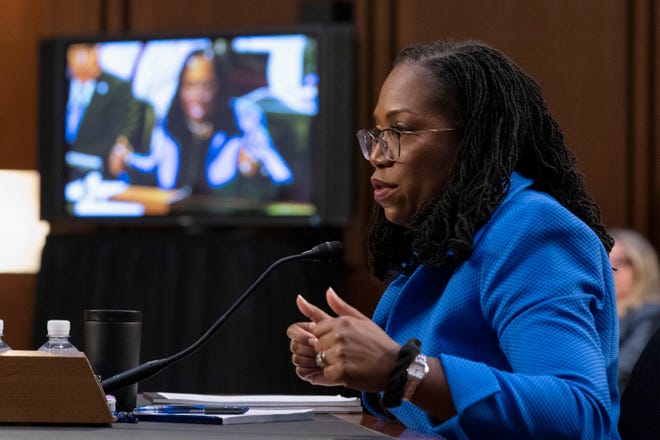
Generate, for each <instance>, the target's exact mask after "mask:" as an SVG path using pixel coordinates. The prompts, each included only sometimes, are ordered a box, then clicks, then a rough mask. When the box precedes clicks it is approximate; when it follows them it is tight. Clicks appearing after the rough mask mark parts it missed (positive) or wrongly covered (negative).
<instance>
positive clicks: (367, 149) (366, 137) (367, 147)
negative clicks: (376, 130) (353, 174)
mask: <svg viewBox="0 0 660 440" xmlns="http://www.w3.org/2000/svg"><path fill="white" fill-rule="evenodd" d="M356 136H357V138H358V143H359V144H360V149H361V150H362V155H363V156H364V157H365V159H367V160H369V156H371V148H372V145H373V140H374V137H373V135H372V134H371V133H370V132H369V130H365V129H362V130H360V131H358V132H357V134H356Z"/></svg>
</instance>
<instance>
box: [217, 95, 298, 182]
mask: <svg viewBox="0 0 660 440" xmlns="http://www.w3.org/2000/svg"><path fill="white" fill-rule="evenodd" d="M233 108H234V115H235V118H236V124H237V125H238V127H239V128H240V129H241V132H242V134H241V135H240V136H234V137H232V138H231V139H229V140H228V141H227V143H226V144H225V145H223V146H222V148H221V151H220V152H219V153H218V155H217V157H216V159H214V161H213V162H212V163H211V165H210V166H209V181H210V182H211V184H212V185H214V186H221V185H225V184H227V183H228V182H230V181H231V180H233V179H235V178H236V177H238V176H240V175H243V176H248V177H252V176H255V175H257V174H261V175H263V176H267V177H268V178H270V180H271V181H272V182H273V183H276V184H278V185H279V184H285V183H290V182H291V180H292V179H293V175H292V173H291V169H289V166H288V165H287V163H286V162H285V161H284V159H283V158H282V156H281V155H280V154H279V152H278V151H277V147H275V144H274V143H273V139H272V138H271V136H270V133H269V131H268V123H267V121H266V115H265V113H264V111H263V109H262V108H261V107H260V106H259V104H257V103H256V102H253V101H251V100H250V99H249V98H237V99H234V101H233Z"/></svg>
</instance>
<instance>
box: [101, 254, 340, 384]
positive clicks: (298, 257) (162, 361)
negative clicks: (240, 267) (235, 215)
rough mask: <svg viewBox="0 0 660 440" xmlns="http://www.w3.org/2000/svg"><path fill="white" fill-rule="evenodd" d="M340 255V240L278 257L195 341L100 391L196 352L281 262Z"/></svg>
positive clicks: (148, 374) (150, 373)
mask: <svg viewBox="0 0 660 440" xmlns="http://www.w3.org/2000/svg"><path fill="white" fill-rule="evenodd" d="M343 254H344V245H343V244H342V243H341V242H340V241H328V242H325V243H322V244H319V245H317V246H314V247H313V248H312V249H310V250H308V251H305V252H302V253H300V254H295V255H289V256H286V257H283V258H280V259H279V260H277V261H276V262H274V263H273V264H271V265H270V266H269V267H268V268H267V269H266V270H265V271H264V272H263V273H262V274H261V275H259V278H257V279H256V280H255V281H254V282H253V283H252V285H250V287H248V288H247V290H246V291H245V292H243V294H242V295H241V296H240V297H239V298H238V299H237V300H236V301H235V302H234V303H233V304H232V305H231V306H230V307H229V309H228V310H227V311H226V312H225V313H224V314H223V315H222V316H220V318H218V320H217V321H216V322H215V323H214V324H213V325H212V326H211V327H210V328H209V329H208V330H207V331H206V333H204V334H203V335H202V336H201V337H200V338H199V339H198V340H197V341H195V343H193V344H192V345H190V346H188V347H187V348H185V349H183V350H181V351H179V352H178V353H175V354H173V355H171V356H169V357H166V358H162V359H154V360H151V361H148V362H145V363H143V364H140V365H138V366H137V367H135V368H131V369H130V370H126V371H123V372H121V373H118V374H115V375H114V376H112V377H109V378H107V379H105V380H102V381H101V387H102V388H103V391H104V392H105V393H106V394H108V393H111V392H112V391H114V390H117V389H119V388H123V387H125V386H128V385H132V384H134V383H136V382H139V381H141V380H144V379H147V378H149V377H151V376H153V375H155V374H156V373H158V372H159V371H161V370H163V369H164V368H165V367H167V366H169V365H171V364H173V363H174V362H176V361H179V360H181V359H183V358H185V357H186V356H188V355H190V354H192V353H193V352H195V351H196V350H197V349H199V348H200V347H201V346H202V345H204V344H205V343H206V342H208V341H209V339H210V338H211V336H213V335H214V334H215V333H216V332H217V331H218V330H219V329H220V327H222V324H224V323H225V321H226V320H227V319H228V318H229V317H230V316H231V314H232V313H234V311H235V310H236V309H237V308H238V307H239V306H240V305H241V304H242V303H243V301H245V300H246V299H247V297H248V296H249V295H250V294H251V293H252V291H253V290H254V289H255V288H256V287H257V286H258V285H259V284H260V283H261V281H262V280H263V279H264V278H265V277H266V276H267V275H268V274H269V273H271V272H272V271H273V269H275V268H276V267H277V266H279V265H280V264H283V263H286V262H287V261H293V260H312V261H318V262H320V261H331V260H334V259H338V258H340V257H341V256H342V255H343Z"/></svg>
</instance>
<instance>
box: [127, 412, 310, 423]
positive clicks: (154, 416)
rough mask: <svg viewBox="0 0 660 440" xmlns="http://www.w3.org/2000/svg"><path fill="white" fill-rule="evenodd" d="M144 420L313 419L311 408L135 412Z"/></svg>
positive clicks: (237, 420) (244, 420)
mask: <svg viewBox="0 0 660 440" xmlns="http://www.w3.org/2000/svg"><path fill="white" fill-rule="evenodd" d="M135 415H136V417H137V419H138V420H140V421H143V422H167V423H202V424H212V425H237V424H241V423H270V422H295V421H302V420H313V418H314V411H312V410H311V409H294V410H283V409H250V410H248V411H247V412H245V413H243V414H201V413H175V414H171V413H162V412H147V411H141V412H138V413H135Z"/></svg>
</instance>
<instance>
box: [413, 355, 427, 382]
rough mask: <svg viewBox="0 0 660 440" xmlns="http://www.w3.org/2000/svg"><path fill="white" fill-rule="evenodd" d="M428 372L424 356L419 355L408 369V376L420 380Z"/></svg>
mask: <svg viewBox="0 0 660 440" xmlns="http://www.w3.org/2000/svg"><path fill="white" fill-rule="evenodd" d="M428 371H429V366H428V364H427V363H426V356H424V355H419V356H417V357H416V358H415V360H414V361H413V362H412V363H411V364H410V366H409V367H408V375H409V376H412V377H414V378H416V379H422V378H424V376H426V373H428Z"/></svg>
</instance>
